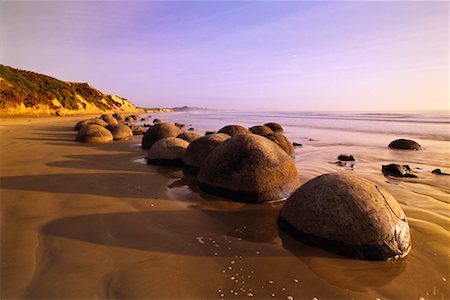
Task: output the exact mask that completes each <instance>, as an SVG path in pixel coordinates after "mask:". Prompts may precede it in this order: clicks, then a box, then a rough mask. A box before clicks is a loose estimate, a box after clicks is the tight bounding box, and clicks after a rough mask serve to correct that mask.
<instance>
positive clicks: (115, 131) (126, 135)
mask: <svg viewBox="0 0 450 300" xmlns="http://www.w3.org/2000/svg"><path fill="white" fill-rule="evenodd" d="M108 129H109V128H108ZM109 131H111V133H112V135H113V138H114V140H115V141H122V140H129V139H131V138H132V137H133V131H132V130H131V129H130V127H128V126H126V125H123V124H118V125H116V126H112V127H111V128H110V129H109Z"/></svg>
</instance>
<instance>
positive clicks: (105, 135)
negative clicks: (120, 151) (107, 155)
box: [75, 124, 113, 143]
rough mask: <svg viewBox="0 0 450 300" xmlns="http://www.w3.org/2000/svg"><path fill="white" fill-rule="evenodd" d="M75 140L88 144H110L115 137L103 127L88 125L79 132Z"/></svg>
mask: <svg viewBox="0 0 450 300" xmlns="http://www.w3.org/2000/svg"><path fill="white" fill-rule="evenodd" d="M75 140H76V141H77V142H86V143H108V142H112V141H113V135H112V134H111V132H110V131H109V130H108V129H106V128H105V127H103V126H100V125H97V124H87V125H84V126H83V127H82V128H81V129H80V131H78V134H77V136H76V138H75Z"/></svg>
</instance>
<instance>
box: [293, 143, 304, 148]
mask: <svg viewBox="0 0 450 300" xmlns="http://www.w3.org/2000/svg"><path fill="white" fill-rule="evenodd" d="M292 146H293V147H294V148H300V147H303V145H302V144H300V143H296V142H293V143H292Z"/></svg>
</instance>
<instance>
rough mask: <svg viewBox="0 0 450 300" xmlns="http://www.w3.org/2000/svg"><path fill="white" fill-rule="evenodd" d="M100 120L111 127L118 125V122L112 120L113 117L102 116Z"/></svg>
mask: <svg viewBox="0 0 450 300" xmlns="http://www.w3.org/2000/svg"><path fill="white" fill-rule="evenodd" d="M100 119H102V120H103V121H105V122H106V123H108V124H109V125H111V126H116V125H118V124H119V121H117V119H116V118H114V117H113V115H102V116H101V117H100Z"/></svg>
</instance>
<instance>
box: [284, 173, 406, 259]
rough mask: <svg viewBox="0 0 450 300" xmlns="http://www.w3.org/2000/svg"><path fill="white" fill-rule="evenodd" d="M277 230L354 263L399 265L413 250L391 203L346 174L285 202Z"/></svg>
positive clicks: (310, 185) (325, 178) (314, 183)
mask: <svg viewBox="0 0 450 300" xmlns="http://www.w3.org/2000/svg"><path fill="white" fill-rule="evenodd" d="M278 226H279V228H280V229H281V230H283V231H284V232H286V233H287V234H289V235H290V236H292V237H293V238H295V239H297V240H299V241H301V242H304V243H306V244H312V245H315V246H319V247H322V248H325V249H327V250H329V251H331V252H333V253H336V254H339V255H344V256H349V257H354V258H358V259H365V260H390V259H398V258H401V257H404V256H406V255H407V254H408V253H409V251H410V249H411V238H410V233H409V224H408V221H407V220H406V215H405V213H404V212H403V210H402V208H401V207H400V205H399V204H398V202H397V201H396V200H395V199H394V197H393V196H392V195H391V194H389V193H388V192H387V191H386V190H385V189H383V188H382V187H381V186H378V185H376V184H375V183H372V182H370V181H368V180H366V179H363V178H360V177H357V176H355V175H350V174H345V173H335V174H325V175H321V176H319V177H316V178H314V179H312V180H310V181H309V182H307V183H305V184H304V185H303V186H302V187H300V188H299V189H298V190H297V191H295V193H293V194H292V195H291V196H290V197H289V199H288V200H287V201H286V204H285V205H284V207H283V209H282V210H281V212H280V214H279V216H278Z"/></svg>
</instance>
